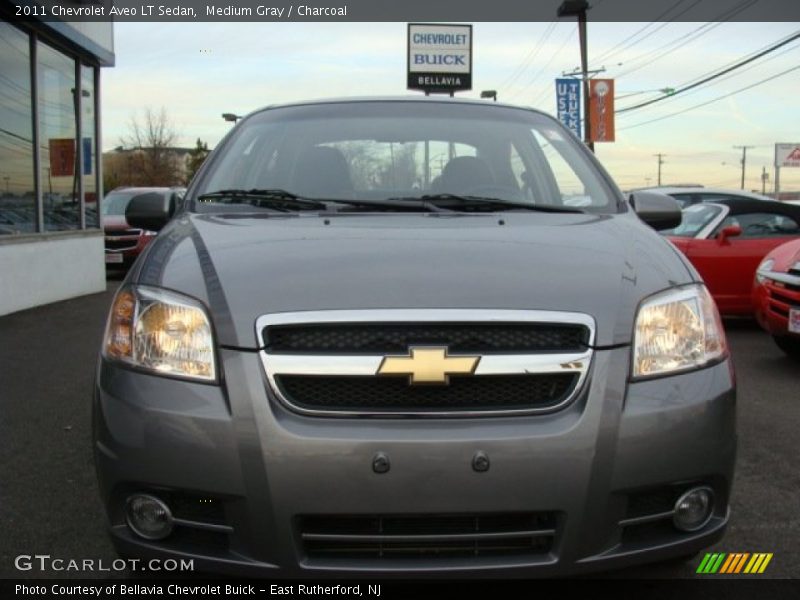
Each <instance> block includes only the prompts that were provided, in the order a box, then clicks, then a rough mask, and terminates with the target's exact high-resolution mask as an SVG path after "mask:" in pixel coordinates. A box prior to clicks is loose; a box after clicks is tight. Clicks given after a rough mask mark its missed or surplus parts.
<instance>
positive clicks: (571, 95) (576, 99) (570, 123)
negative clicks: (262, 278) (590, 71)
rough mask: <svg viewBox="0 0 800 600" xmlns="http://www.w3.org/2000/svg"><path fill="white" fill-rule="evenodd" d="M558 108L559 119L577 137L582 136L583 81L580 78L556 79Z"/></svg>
mask: <svg viewBox="0 0 800 600" xmlns="http://www.w3.org/2000/svg"><path fill="white" fill-rule="evenodd" d="M556 110H557V113H558V120H559V121H561V122H562V123H563V124H564V125H566V126H567V128H569V129H570V130H571V131H572V133H574V134H575V137H577V138H578V139H580V137H581V82H580V80H578V79H556Z"/></svg>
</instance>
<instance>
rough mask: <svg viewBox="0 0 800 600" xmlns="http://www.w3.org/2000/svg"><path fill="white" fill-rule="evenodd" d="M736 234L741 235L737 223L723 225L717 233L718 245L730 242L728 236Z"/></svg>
mask: <svg viewBox="0 0 800 600" xmlns="http://www.w3.org/2000/svg"><path fill="white" fill-rule="evenodd" d="M737 235H742V228H741V227H740V226H739V225H728V226H727V227H723V228H722V231H720V232H719V233H718V234H717V241H718V242H719V243H720V245H725V244H730V242H729V241H728V238H732V237H736V236H737Z"/></svg>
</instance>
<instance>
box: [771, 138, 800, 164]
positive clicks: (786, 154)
mask: <svg viewBox="0 0 800 600" xmlns="http://www.w3.org/2000/svg"><path fill="white" fill-rule="evenodd" d="M775 166H776V167H778V168H780V167H800V143H798V144H775Z"/></svg>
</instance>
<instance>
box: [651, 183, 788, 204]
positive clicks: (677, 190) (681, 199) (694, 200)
mask: <svg viewBox="0 0 800 600" xmlns="http://www.w3.org/2000/svg"><path fill="white" fill-rule="evenodd" d="M641 189H642V190H650V191H654V192H660V193H662V194H667V195H668V196H671V197H672V198H675V200H677V202H678V204H680V205H681V208H686V207H687V206H691V205H692V204H699V203H701V202H719V201H721V200H729V199H733V200H737V199H742V200H767V201H770V202H772V201H773V200H772V198H770V197H769V196H764V195H763V194H756V193H754V192H746V191H744V190H729V189H727V188H713V187H704V186H700V185H698V186H660V187H651V188H641Z"/></svg>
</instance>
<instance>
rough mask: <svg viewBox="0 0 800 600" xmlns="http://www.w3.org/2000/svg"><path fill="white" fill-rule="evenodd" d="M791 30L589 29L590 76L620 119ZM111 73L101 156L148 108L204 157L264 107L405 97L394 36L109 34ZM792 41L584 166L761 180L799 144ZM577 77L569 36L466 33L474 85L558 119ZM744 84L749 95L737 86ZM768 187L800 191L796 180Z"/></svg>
mask: <svg viewBox="0 0 800 600" xmlns="http://www.w3.org/2000/svg"><path fill="white" fill-rule="evenodd" d="M799 32H800V23H797V22H792V23H674V22H673V23H591V22H590V23H589V24H588V33H587V39H588V45H587V46H588V51H589V69H590V70H591V69H605V70H604V71H603V72H602V73H600V74H598V75H597V76H598V77H608V78H613V79H614V80H615V90H616V107H617V109H620V108H623V107H625V106H631V105H633V104H638V103H640V102H643V101H646V100H651V99H655V98H660V97H663V96H664V94H663V93H662V92H660V91H659V90H662V89H664V88H675V89H679V88H681V87H682V86H685V85H687V84H690V83H692V82H694V81H696V80H699V79H701V78H703V77H704V76H707V75H710V74H713V73H715V72H717V71H719V70H721V69H723V68H725V67H727V66H729V65H731V64H732V63H734V62H737V61H739V60H740V59H742V58H745V57H748V56H750V55H753V54H756V53H757V52H759V51H761V50H763V49H766V48H767V47H768V46H770V45H772V44H774V43H777V42H779V41H781V40H784V39H786V38H787V37H789V36H790V35H792V34H797V33H799ZM114 35H115V53H116V65H115V66H114V67H112V68H107V69H104V70H103V73H102V77H103V84H102V85H103V88H102V110H103V112H102V115H103V130H104V134H103V136H104V138H103V146H104V149H105V150H109V149H112V148H114V147H116V146H119V145H121V144H122V139H123V138H124V137H125V136H126V135H127V134H128V133H129V131H130V122H131V120H132V119H136V118H138V119H140V120H141V117H142V114H143V111H144V109H145V108H148V107H149V108H151V109H154V110H156V111H158V110H160V109H161V108H162V107H163V108H164V109H165V111H166V113H167V115H168V117H169V119H170V121H171V123H172V125H173V126H174V128H175V130H176V131H177V133H178V134H179V135H178V145H181V146H186V147H193V146H194V144H195V141H196V140H197V139H198V138H200V139H201V140H202V141H204V142H207V143H208V145H209V147H211V148H213V147H214V146H215V145H216V144H217V143H218V141H219V140H220V139H221V138H222V136H223V135H225V133H226V132H227V131H228V130H229V128H230V127H231V124H230V123H228V122H225V121H224V120H223V119H222V117H221V115H222V113H224V112H232V113H236V114H241V115H243V114H247V113H249V112H251V111H253V110H256V109H258V108H261V107H263V106H266V105H269V104H275V103H283V102H291V101H296V100H307V99H313V98H327V97H339V96H371V95H406V94H418V93H419V92H413V91H409V90H407V89H406V35H407V24H406V23H401V22H394V23H299V22H283V23H197V22H193V23H157V24H154V23H119V22H118V23H116V24H115V26H114ZM798 56H800V39H797V40H794V41H793V42H791V43H789V44H787V45H785V46H783V47H781V48H780V49H778V50H776V51H774V52H772V53H770V54H767V55H766V56H764V57H763V58H760V59H758V60H756V61H753V62H752V63H750V64H748V65H746V66H744V67H742V68H740V69H738V70H735V71H733V72H731V73H729V74H727V75H723V76H721V77H719V78H717V79H715V80H713V81H712V82H709V83H708V84H706V85H703V86H698V87H697V88H695V89H692V90H689V91H686V92H685V93H682V94H677V95H675V96H673V97H669V98H667V99H665V100H662V101H659V102H656V103H654V104H652V105H650V106H647V107H643V108H640V109H636V110H631V111H629V112H626V113H623V114H618V115H617V119H616V129H617V132H616V141H615V142H610V143H602V144H596V146H595V147H596V154H597V156H598V158H599V159H600V160H601V162H602V163H603V164H604V165H605V167H606V168H607V169H608V170H609V171H610V173H611V175H612V176H613V177H614V179H615V180H616V181H617V184H618V185H619V186H620V187H622V188H623V189H630V188H635V187H644V186H647V185H656V183H657V170H658V160H659V159H658V158H657V157H656V156H655V155H656V154H659V153H660V154H662V159H661V160H662V161H663V164H662V166H661V169H662V183H663V184H665V185H666V184H673V183H699V184H703V185H706V186H717V187H728V188H739V187H740V183H741V158H742V150H741V149H738V148H735V147H734V146H743V145H746V146H749V148H748V149H747V162H746V179H745V189H750V190H758V191H761V189H762V178H761V177H762V170H763V169H764V168H766V173H767V176H768V178H769V179H768V181H766V184H765V189H766V191H767V192H770V191H772V188H773V184H774V169H773V166H772V165H773V155H774V145H775V143H777V142H780V143H800V116H799V115H798V113H799V112H800V111H799V109H798V106H799V105H800V61H798ZM579 65H580V53H579V43H578V33H577V26H576V24H575V22H574V21H570V20H564V21H560V22H557V23H541V22H528V23H473V89H472V90H471V91H467V92H461V93H459V94H458V95H459V96H461V97H467V98H477V97H479V95H480V92H481V90H496V91H497V94H498V100H499V101H500V102H508V103H511V104H518V105H524V106H532V107H535V108H538V109H541V110H544V111H546V112H549V113H554V112H555V83H554V80H555V78H557V77H561V76H562V74H563V73H564V72H571V71H573V70H575V69H577V68H579ZM744 88H749V89H744ZM780 180H781V190H782V191H789V190H795V191H800V168H794V169H790V168H784V169H782V170H781V175H780Z"/></svg>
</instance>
